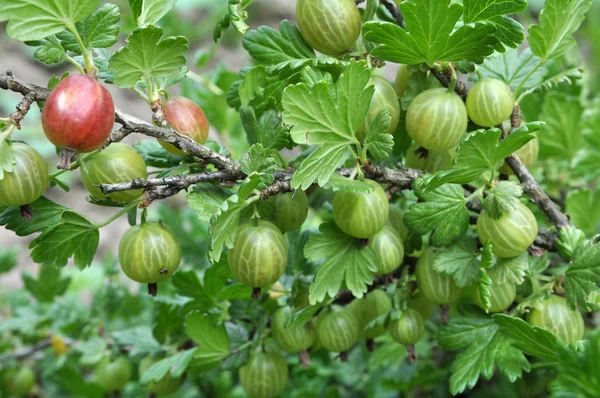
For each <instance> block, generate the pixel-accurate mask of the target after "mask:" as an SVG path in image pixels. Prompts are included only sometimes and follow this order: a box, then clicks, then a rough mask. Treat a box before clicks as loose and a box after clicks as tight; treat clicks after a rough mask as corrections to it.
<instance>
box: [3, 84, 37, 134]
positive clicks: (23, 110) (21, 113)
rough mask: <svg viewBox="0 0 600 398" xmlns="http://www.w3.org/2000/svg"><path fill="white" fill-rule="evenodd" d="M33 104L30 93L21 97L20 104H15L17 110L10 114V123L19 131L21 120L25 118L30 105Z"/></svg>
mask: <svg viewBox="0 0 600 398" xmlns="http://www.w3.org/2000/svg"><path fill="white" fill-rule="evenodd" d="M34 102H35V96H34V95H33V94H32V93H28V94H27V95H25V96H24V97H23V99H22V100H21V102H19V103H18V104H17V110H16V111H15V112H13V113H11V114H10V116H9V117H10V121H11V122H12V124H14V125H15V127H16V128H17V129H19V130H20V129H21V120H23V119H24V118H25V115H27V112H29V109H30V108H31V104H33V103H34Z"/></svg>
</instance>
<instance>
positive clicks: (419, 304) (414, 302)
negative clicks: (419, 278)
mask: <svg viewBox="0 0 600 398" xmlns="http://www.w3.org/2000/svg"><path fill="white" fill-rule="evenodd" d="M408 308H412V309H413V310H415V311H417V312H418V313H419V315H421V318H423V320H424V321H425V320H427V319H429V317H430V316H431V314H432V313H433V304H431V302H429V301H428V300H427V299H426V298H425V296H424V295H423V294H422V293H418V294H417V295H415V296H413V297H411V298H410V299H409V300H408Z"/></svg>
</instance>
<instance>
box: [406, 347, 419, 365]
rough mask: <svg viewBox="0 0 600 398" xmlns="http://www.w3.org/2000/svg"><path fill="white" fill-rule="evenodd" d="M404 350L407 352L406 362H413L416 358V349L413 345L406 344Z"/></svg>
mask: <svg viewBox="0 0 600 398" xmlns="http://www.w3.org/2000/svg"><path fill="white" fill-rule="evenodd" d="M406 352H407V353H408V362H410V363H414V362H415V361H416V360H417V351H416V350H415V345H414V344H409V345H407V346H406Z"/></svg>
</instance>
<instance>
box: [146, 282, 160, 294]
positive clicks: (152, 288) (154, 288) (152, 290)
mask: <svg viewBox="0 0 600 398" xmlns="http://www.w3.org/2000/svg"><path fill="white" fill-rule="evenodd" d="M148 294H149V295H151V296H152V297H156V295H157V294H158V284H156V283H148Z"/></svg>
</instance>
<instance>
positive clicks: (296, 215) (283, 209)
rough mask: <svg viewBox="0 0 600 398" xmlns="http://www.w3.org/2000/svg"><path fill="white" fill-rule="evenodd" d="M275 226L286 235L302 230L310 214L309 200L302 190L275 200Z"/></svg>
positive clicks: (282, 195) (280, 196)
mask: <svg viewBox="0 0 600 398" xmlns="http://www.w3.org/2000/svg"><path fill="white" fill-rule="evenodd" d="M274 205H275V225H277V226H278V227H279V229H280V230H281V232H283V233H286V232H289V231H293V230H295V229H298V228H300V226H302V224H304V221H305V220H306V216H307V214H308V198H307V197H306V194H305V193H304V191H302V190H301V189H298V190H297V191H296V192H286V193H282V194H279V195H277V196H276V197H275V198H274Z"/></svg>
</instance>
